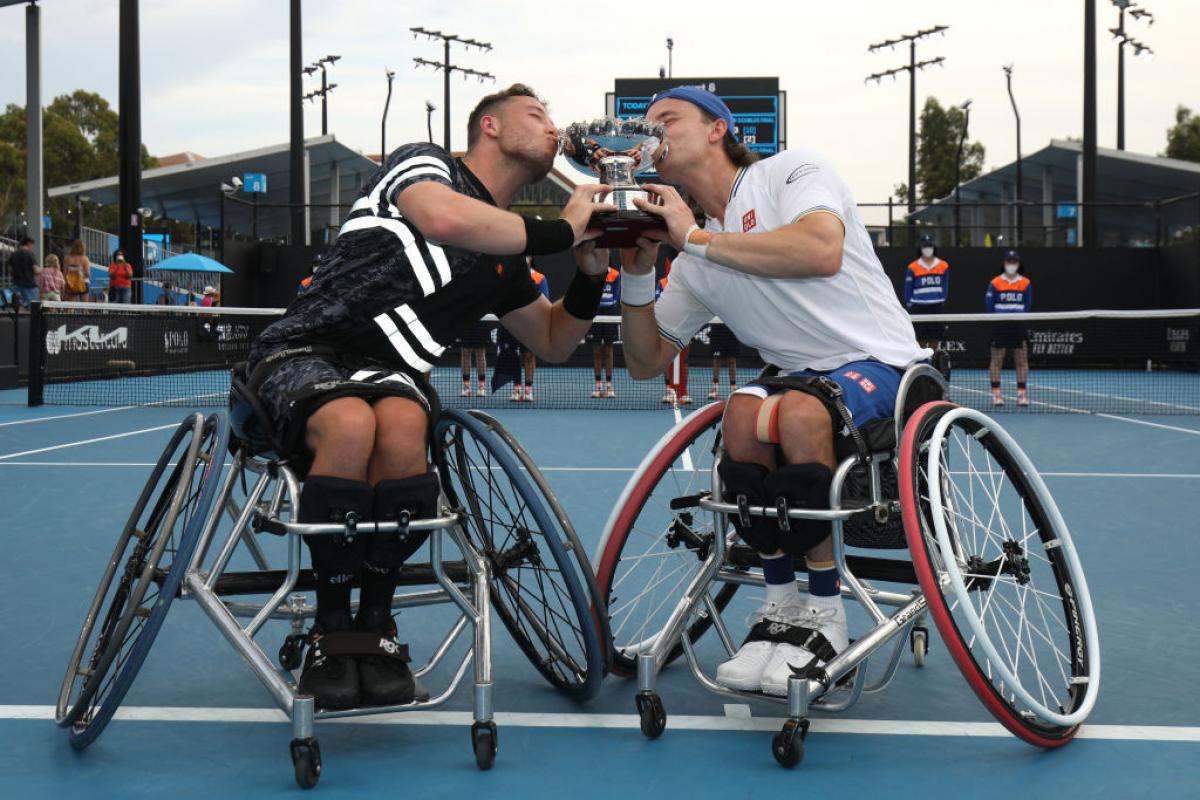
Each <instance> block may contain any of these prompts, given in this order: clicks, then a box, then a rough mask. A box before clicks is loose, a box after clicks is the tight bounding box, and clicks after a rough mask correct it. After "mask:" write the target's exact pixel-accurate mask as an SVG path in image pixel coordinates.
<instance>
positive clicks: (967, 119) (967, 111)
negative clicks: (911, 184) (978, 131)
mask: <svg viewBox="0 0 1200 800" xmlns="http://www.w3.org/2000/svg"><path fill="white" fill-rule="evenodd" d="M959 108H961V109H962V112H963V126H962V133H961V134H960V135H959V137H958V153H957V154H956V155H955V156H954V246H955V247H958V246H959V245H960V244H961V240H960V239H959V223H958V187H959V186H960V185H962V179H961V178H960V174H961V171H962V151H963V144H964V143H965V142H966V141H967V127H968V126H969V125H970V124H971V101H970V100H967V101H966V102H965V103H963V104H962V105H961V106H959Z"/></svg>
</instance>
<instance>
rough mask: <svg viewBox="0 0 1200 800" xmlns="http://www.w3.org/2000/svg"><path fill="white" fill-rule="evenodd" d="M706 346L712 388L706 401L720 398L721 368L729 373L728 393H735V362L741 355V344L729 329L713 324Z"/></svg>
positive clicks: (716, 323)
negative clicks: (709, 352)
mask: <svg viewBox="0 0 1200 800" xmlns="http://www.w3.org/2000/svg"><path fill="white" fill-rule="evenodd" d="M708 344H709V347H710V348H711V349H712V388H711V389H709V390H708V399H709V400H717V399H719V398H720V397H721V367H725V369H726V370H727V371H728V372H729V393H730V394H733V393H734V392H736V391H737V360H738V356H740V355H741V354H742V344H741V342H739V341H738V340H737V337H736V336H734V335H733V332H732V331H731V330H729V328H727V327H725V326H724V325H722V324H721V323H719V322H714V323H713V324H712V325H711V326H710V327H709V329H708Z"/></svg>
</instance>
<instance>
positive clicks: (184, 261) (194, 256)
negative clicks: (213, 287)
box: [146, 253, 233, 274]
mask: <svg viewBox="0 0 1200 800" xmlns="http://www.w3.org/2000/svg"><path fill="white" fill-rule="evenodd" d="M160 270H161V271H163V272H226V273H229V274H233V270H231V269H230V268H229V267H227V266H225V265H224V264H222V263H221V262H220V261H215V260H213V259H211V258H207V257H205V256H202V255H199V254H198V253H184V254H183V255H179V256H171V257H170V258H168V259H164V260H163V261H160V262H158V263H157V264H155V265H154V266H153V267H147V269H146V271H147V272H156V271H160Z"/></svg>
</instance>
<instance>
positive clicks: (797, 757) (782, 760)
mask: <svg viewBox="0 0 1200 800" xmlns="http://www.w3.org/2000/svg"><path fill="white" fill-rule="evenodd" d="M807 736H808V720H806V719H802V720H794V719H789V720H788V721H787V722H785V723H783V730H781V731H780V732H779V733H777V734H775V739H774V740H773V741H772V742H771V755H773V756H775V760H776V761H778V762H779V765H780V766H781V767H787V768H788V769H791V768H792V767H794V766H796V765H797V764H799V763H800V762H801V761H803V760H804V739H805V737H807Z"/></svg>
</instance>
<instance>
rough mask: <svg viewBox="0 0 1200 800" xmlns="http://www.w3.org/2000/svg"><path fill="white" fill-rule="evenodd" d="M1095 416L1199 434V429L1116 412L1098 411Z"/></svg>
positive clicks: (1194, 434)
mask: <svg viewBox="0 0 1200 800" xmlns="http://www.w3.org/2000/svg"><path fill="white" fill-rule="evenodd" d="M1096 416H1097V417H1104V418H1105V419H1117V420H1121V421H1122V422H1132V423H1134V424H1136V425H1149V426H1150V427H1151V428H1162V429H1163V430H1168V431H1179V432H1180V433H1190V434H1192V435H1193V436H1200V431H1198V430H1196V429H1195V428H1179V427H1176V426H1175V425H1163V424H1162V423H1161V422H1147V421H1146V420H1144V419H1133V418H1132V417H1119V416H1117V415H1116V414H1099V413H1098V414H1096Z"/></svg>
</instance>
